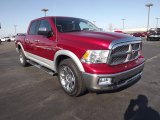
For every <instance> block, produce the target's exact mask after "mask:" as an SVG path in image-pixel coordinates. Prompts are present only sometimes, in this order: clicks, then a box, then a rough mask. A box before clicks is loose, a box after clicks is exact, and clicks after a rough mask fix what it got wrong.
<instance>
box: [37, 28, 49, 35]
mask: <svg viewBox="0 0 160 120" xmlns="http://www.w3.org/2000/svg"><path fill="white" fill-rule="evenodd" d="M38 35H44V36H46V37H50V36H52V32H51V31H48V30H47V28H45V27H41V28H39V29H38Z"/></svg>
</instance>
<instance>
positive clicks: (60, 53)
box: [54, 50, 85, 72]
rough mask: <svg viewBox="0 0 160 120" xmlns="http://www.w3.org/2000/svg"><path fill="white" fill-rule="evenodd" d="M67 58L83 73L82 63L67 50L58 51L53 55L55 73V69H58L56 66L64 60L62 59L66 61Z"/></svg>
mask: <svg viewBox="0 0 160 120" xmlns="http://www.w3.org/2000/svg"><path fill="white" fill-rule="evenodd" d="M67 58H71V59H72V60H73V61H74V62H75V64H76V65H77V67H78V68H79V70H80V71H81V72H85V70H84V68H83V65H82V63H81V62H80V60H79V58H78V57H77V56H76V55H75V54H74V53H73V52H71V51H69V50H59V51H57V52H56V53H55V57H54V61H55V62H54V63H55V65H54V66H55V68H56V71H57V68H58V65H59V63H60V62H61V61H62V60H64V59H67Z"/></svg>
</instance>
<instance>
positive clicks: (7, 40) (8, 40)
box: [1, 37, 11, 42]
mask: <svg viewBox="0 0 160 120" xmlns="http://www.w3.org/2000/svg"><path fill="white" fill-rule="evenodd" d="M1 41H2V42H10V41H11V39H10V37H4V38H1Z"/></svg>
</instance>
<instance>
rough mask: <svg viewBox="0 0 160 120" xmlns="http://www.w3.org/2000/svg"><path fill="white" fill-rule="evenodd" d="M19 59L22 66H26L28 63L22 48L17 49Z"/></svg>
mask: <svg viewBox="0 0 160 120" xmlns="http://www.w3.org/2000/svg"><path fill="white" fill-rule="evenodd" d="M19 61H20V63H21V65H22V66H23V67H26V66H27V65H28V63H27V58H26V57H25V55H24V53H23V51H22V49H20V50H19Z"/></svg>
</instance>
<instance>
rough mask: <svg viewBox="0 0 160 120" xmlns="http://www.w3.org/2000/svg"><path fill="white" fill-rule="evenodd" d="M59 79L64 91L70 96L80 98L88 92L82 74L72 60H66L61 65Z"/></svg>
mask: <svg viewBox="0 0 160 120" xmlns="http://www.w3.org/2000/svg"><path fill="white" fill-rule="evenodd" d="M58 78H59V82H60V84H61V86H62V88H63V90H64V91H65V92H66V93H67V94H68V95H70V96H79V95H81V94H83V93H84V92H85V91H86V87H85V84H84V81H83V79H82V74H81V72H80V71H79V69H78V67H77V65H76V64H75V63H74V61H73V60H72V59H65V60H63V61H62V62H61V63H60V64H59V67H58Z"/></svg>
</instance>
